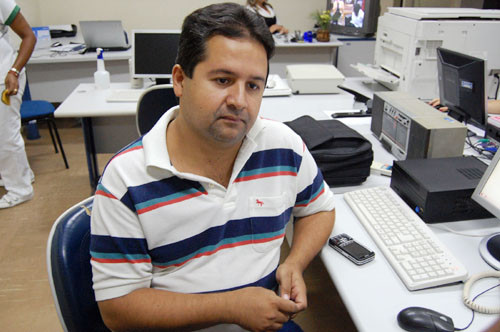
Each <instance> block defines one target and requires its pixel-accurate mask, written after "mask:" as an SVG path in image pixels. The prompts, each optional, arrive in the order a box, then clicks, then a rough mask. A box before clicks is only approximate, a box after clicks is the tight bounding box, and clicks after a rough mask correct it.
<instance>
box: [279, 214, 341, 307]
mask: <svg viewBox="0 0 500 332" xmlns="http://www.w3.org/2000/svg"><path fill="white" fill-rule="evenodd" d="M334 223H335V210H333V211H329V212H319V213H315V214H313V215H310V216H307V217H303V218H300V219H298V220H297V221H295V223H294V227H293V241H292V247H291V250H290V254H289V255H288V257H287V258H286V260H285V261H284V262H283V264H281V265H280V267H279V268H278V271H277V273H276V278H277V279H278V282H279V284H280V295H281V296H282V297H285V298H290V299H292V300H294V301H295V303H297V304H298V306H299V309H300V310H301V311H302V310H305V309H306V308H307V294H306V287H305V283H304V279H303V276H302V273H303V272H304V270H305V269H306V267H307V266H308V265H309V263H310V262H311V261H312V260H313V258H314V257H315V256H316V255H317V254H318V252H319V251H320V250H321V248H323V246H324V244H325V243H326V241H327V240H328V237H329V236H330V234H331V232H332V229H333V225H334Z"/></svg>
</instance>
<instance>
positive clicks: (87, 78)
mask: <svg viewBox="0 0 500 332" xmlns="http://www.w3.org/2000/svg"><path fill="white" fill-rule="evenodd" d="M59 39H60V38H59ZM131 56H132V51H131V50H130V49H129V50H126V51H116V52H105V53H104V61H105V65H106V70H107V71H109V73H110V76H111V81H113V82H129V81H130V74H129V63H128V62H129V59H130V57H131ZM96 69H97V55H96V53H95V52H87V53H85V54H78V53H76V54H74V53H71V54H65V55H61V54H53V53H50V51H48V50H46V51H42V52H37V53H35V54H34V55H33V56H32V57H31V58H30V60H29V62H28V64H27V65H26V70H27V72H28V79H29V84H30V91H31V97H32V98H33V99H44V100H47V101H49V102H54V103H57V102H62V101H63V100H65V99H66V97H68V96H69V94H70V93H71V92H72V91H73V90H74V89H75V88H76V87H77V86H78V84H80V83H93V82H94V72H95V71H96Z"/></svg>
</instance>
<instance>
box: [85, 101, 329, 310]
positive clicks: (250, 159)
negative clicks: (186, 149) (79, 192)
mask: <svg viewBox="0 0 500 332" xmlns="http://www.w3.org/2000/svg"><path fill="white" fill-rule="evenodd" d="M177 112H178V108H177V107H175V108H172V109H170V110H169V111H168V112H167V113H165V114H164V115H163V116H162V118H161V119H160V120H159V121H158V122H157V124H156V125H155V126H154V127H153V129H151V131H150V132H148V133H147V134H146V135H145V136H143V137H141V138H139V139H138V140H136V141H135V142H133V143H132V144H130V145H129V146H127V147H125V148H124V149H122V150H121V151H120V152H118V153H117V154H116V155H115V156H114V157H113V158H112V159H111V160H110V162H109V163H108V165H107V166H106V168H105V171H104V173H103V175H102V177H101V179H100V182H99V185H98V187H97V190H96V193H95V199H94V206H93V210H92V219H91V220H92V221H91V233H92V235H91V249H90V250H91V263H92V269H93V282H94V290H95V294H96V299H97V300H98V301H101V300H106V299H110V298H115V297H119V296H123V295H125V294H128V293H130V292H132V291H133V290H136V289H139V288H148V287H151V288H159V289H165V290H169V291H173V292H181V293H205V292H219V291H227V290H234V289H238V288H241V287H246V286H262V287H266V288H270V289H272V288H274V287H275V286H276V279H275V271H276V268H277V266H278V263H279V256H280V245H281V243H282V242H283V239H284V235H285V226H286V224H287V223H288V221H289V220H293V218H294V217H303V216H308V215H311V214H314V213H316V212H320V211H330V210H332V209H333V208H334V203H333V194H332V192H331V191H330V190H329V188H328V186H327V185H326V183H325V182H324V181H323V177H322V175H321V172H320V171H319V169H318V167H317V166H316V164H315V162H314V160H313V158H312V156H311V154H310V153H309V151H308V150H307V148H306V147H305V145H304V143H303V142H302V140H301V138H300V137H299V136H298V135H296V134H295V133H294V132H293V131H292V130H291V129H290V128H288V127H287V126H285V125H284V124H282V123H279V122H274V121H270V120H264V119H260V118H258V119H257V120H256V122H255V124H254V126H253V127H252V129H251V130H250V131H249V133H248V134H247V136H246V137H245V139H244V141H243V144H242V146H241V148H240V150H239V152H238V155H237V157H236V160H235V163H234V167H233V172H232V176H231V179H230V182H229V185H228V187H227V188H225V187H224V186H221V185H220V184H218V183H217V182H215V181H213V180H211V179H209V178H206V177H203V176H199V175H196V174H190V173H183V172H179V171H177V170H176V169H175V167H174V166H173V165H172V164H171V163H170V159H169V155H168V151H167V146H166V144H165V142H166V131H167V125H168V123H169V122H170V121H171V120H173V119H174V118H175V115H176V114H177Z"/></svg>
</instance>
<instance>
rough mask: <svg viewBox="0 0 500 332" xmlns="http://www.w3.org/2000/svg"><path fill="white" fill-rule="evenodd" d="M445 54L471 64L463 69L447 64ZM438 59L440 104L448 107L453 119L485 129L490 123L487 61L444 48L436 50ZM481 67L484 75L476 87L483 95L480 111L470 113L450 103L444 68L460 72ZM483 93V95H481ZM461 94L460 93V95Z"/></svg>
mask: <svg viewBox="0 0 500 332" xmlns="http://www.w3.org/2000/svg"><path fill="white" fill-rule="evenodd" d="M443 54H448V55H452V56H456V57H461V58H463V59H466V60H468V61H469V62H470V63H469V64H467V65H465V66H462V67H457V66H455V65H453V64H450V63H446V62H445V60H444V59H443ZM436 59H437V67H438V84H439V99H440V102H441V104H442V105H443V106H446V107H448V114H449V115H450V116H451V117H453V118H454V119H456V120H458V121H461V122H464V123H472V124H473V125H474V126H476V127H479V128H481V129H485V128H486V125H487V122H488V113H487V110H486V100H487V98H486V68H487V66H486V60H484V59H481V58H477V57H473V56H470V55H468V54H464V53H460V52H457V51H454V50H450V49H447V48H443V47H438V48H437V49H436ZM472 64H474V65H477V64H480V65H481V67H482V68H481V69H480V70H481V73H482V79H480V80H478V81H477V82H476V84H475V86H474V89H475V90H479V93H478V94H479V95H481V96H482V97H481V98H478V100H477V103H478V104H477V105H478V107H477V108H478V109H480V110H479V111H470V110H464V109H463V108H461V107H460V106H459V105H456V103H453V102H452V101H449V100H448V99H447V98H446V96H445V93H444V91H445V88H444V84H445V83H444V79H443V66H446V67H449V68H453V69H454V70H457V71H459V70H460V69H462V70H463V69H465V67H466V66H470V65H472ZM457 89H460V86H459V85H457ZM481 91H482V93H481ZM459 94H460V93H459Z"/></svg>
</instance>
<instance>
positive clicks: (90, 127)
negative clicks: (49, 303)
mask: <svg viewBox="0 0 500 332" xmlns="http://www.w3.org/2000/svg"><path fill="white" fill-rule="evenodd" d="M111 89H130V84H129V83H112V84H111ZM111 92H112V91H111V90H96V89H95V86H94V84H87V83H84V84H79V85H78V86H77V88H76V89H74V91H73V92H71V94H70V95H69V96H68V98H66V99H65V100H64V102H63V103H62V104H61V105H60V106H59V107H58V108H57V109H56V111H55V113H54V115H55V117H58V118H82V127H83V133H84V139H85V152H86V154H87V162H88V167H89V178H90V184H91V186H92V187H93V188H95V185H96V183H97V180H98V178H99V171H98V166H97V159H96V153H114V152H117V151H118V150H119V149H121V148H122V147H124V146H125V145H127V144H128V143H130V142H131V141H133V140H135V139H136V138H137V137H138V134H137V129H136V124H135V113H136V103H135V102H107V101H106V97H107V96H108V95H109V94H111ZM353 103H354V98H353V96H352V95H351V94H349V93H347V92H342V93H340V94H333V95H300V96H294V95H292V96H281V97H265V98H263V101H262V104H261V111H260V115H261V116H263V117H266V118H270V119H274V120H278V121H290V120H293V119H295V118H297V117H299V116H302V115H304V113H305V111H306V110H307V114H310V115H311V116H313V117H315V118H318V117H319V118H323V119H325V118H328V115H327V114H325V113H324V112H323V111H324V110H339V109H342V110H344V109H352V107H353Z"/></svg>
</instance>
